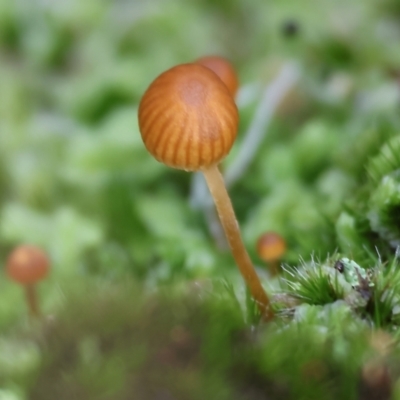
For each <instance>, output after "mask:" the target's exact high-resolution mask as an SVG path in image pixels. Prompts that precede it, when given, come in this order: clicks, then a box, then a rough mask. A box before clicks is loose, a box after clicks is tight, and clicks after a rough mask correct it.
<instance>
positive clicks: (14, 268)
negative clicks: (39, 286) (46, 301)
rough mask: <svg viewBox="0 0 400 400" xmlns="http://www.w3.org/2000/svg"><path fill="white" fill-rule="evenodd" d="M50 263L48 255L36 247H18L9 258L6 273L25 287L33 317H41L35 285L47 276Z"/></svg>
mask: <svg viewBox="0 0 400 400" xmlns="http://www.w3.org/2000/svg"><path fill="white" fill-rule="evenodd" d="M49 269H50V262H49V259H48V258H47V256H46V254H45V253H44V252H43V251H42V250H40V249H38V248H37V247H35V246H30V245H23V246H19V247H17V248H16V249H15V250H14V251H13V252H12V253H11V254H10V256H9V257H8V260H7V264H6V271H7V274H8V275H9V277H10V278H11V279H12V280H14V281H16V282H18V283H20V284H21V285H23V286H25V290H26V297H27V301H28V306H29V311H30V314H31V316H33V317H37V316H38V315H39V308H38V304H37V298H36V291H35V286H34V285H35V283H37V282H38V281H40V280H42V279H43V278H45V277H46V276H47V274H48V273H49Z"/></svg>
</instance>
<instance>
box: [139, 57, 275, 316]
mask: <svg viewBox="0 0 400 400" xmlns="http://www.w3.org/2000/svg"><path fill="white" fill-rule="evenodd" d="M238 122H239V115H238V110H237V107H236V105H235V102H234V99H233V97H232V93H231V92H230V91H229V90H228V88H227V86H226V85H225V84H224V83H223V82H222V80H221V79H220V78H218V76H217V75H216V74H215V73H214V72H212V71H211V70H210V69H209V68H207V67H204V66H202V65H199V64H182V65H178V66H175V67H173V68H171V69H169V70H168V71H166V72H164V73H162V74H161V75H160V76H158V77H157V78H156V79H155V80H154V81H153V82H152V83H151V85H150V86H149V88H148V89H147V91H146V92H145V93H144V95H143V97H142V99H141V101H140V105H139V128H140V132H141V135H142V139H143V142H144V144H145V146H146V148H147V150H148V151H149V152H150V153H151V154H152V155H153V156H154V157H155V158H156V159H157V160H158V161H160V162H162V163H164V164H166V165H168V166H170V167H172V168H177V169H183V170H186V171H201V172H203V174H204V176H205V179H206V181H207V184H208V187H209V189H210V192H211V195H212V196H213V198H214V201H215V205H216V208H217V211H218V215H219V218H220V220H221V223H222V226H223V228H224V231H225V234H226V237H227V240H228V242H229V245H230V248H231V250H232V254H233V256H234V258H235V260H236V263H237V265H238V267H239V270H240V272H241V274H242V276H243V278H244V280H245V282H246V284H247V286H248V288H249V290H250V292H251V294H252V296H253V298H254V301H255V302H256V304H257V306H258V308H259V310H260V312H261V315H262V316H263V318H264V319H266V320H269V319H271V318H273V311H272V309H271V307H270V300H269V298H268V296H267V294H266V293H265V290H264V288H263V287H262V285H261V282H260V280H259V278H258V276H257V274H256V272H255V269H254V267H253V264H252V262H251V260H250V257H249V255H248V253H247V251H246V248H245V247H244V244H243V241H242V238H241V235H240V231H239V226H238V222H237V220H236V217H235V213H234V211H233V207H232V203H231V201H230V198H229V195H228V193H227V191H226V188H225V184H224V180H223V177H222V175H221V173H220V171H219V170H218V163H219V162H220V161H221V160H222V159H223V158H224V157H225V156H226V155H227V154H228V153H229V151H230V149H231V147H232V145H233V143H234V141H235V138H236V134H237V129H238Z"/></svg>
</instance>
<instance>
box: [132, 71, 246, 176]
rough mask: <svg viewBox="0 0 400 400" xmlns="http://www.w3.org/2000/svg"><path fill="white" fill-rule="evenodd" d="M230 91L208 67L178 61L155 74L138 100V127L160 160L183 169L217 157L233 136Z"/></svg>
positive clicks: (234, 111) (222, 154)
mask: <svg viewBox="0 0 400 400" xmlns="http://www.w3.org/2000/svg"><path fill="white" fill-rule="evenodd" d="M238 123H239V114H238V110H237V107H236V104H235V102H234V100H233V97H232V96H231V95H230V93H229V91H228V89H227V87H226V86H225V85H224V84H223V83H222V81H221V80H220V79H219V78H218V77H217V76H216V75H215V74H214V73H213V72H212V71H210V70H209V69H208V68H206V67H203V66H202V65H198V64H182V65H178V66H176V67H173V68H171V69H169V70H168V71H165V72H164V73H162V74H161V75H160V76H158V77H157V78H156V79H155V80H154V81H153V83H151V85H150V86H149V88H148V89H147V91H146V92H145V93H144V95H143V97H142V99H141V101H140V105H139V129H140V133H141V135H142V139H143V142H144V144H145V146H146V148H147V150H148V151H149V152H150V153H151V154H152V155H153V156H154V157H155V158H156V159H157V160H158V161H160V162H162V163H164V164H166V165H168V166H170V167H173V168H178V169H184V170H187V171H194V170H199V169H202V168H207V167H210V166H211V165H213V164H217V163H219V162H220V161H221V160H222V159H223V158H224V157H225V156H226V155H227V154H228V153H229V151H230V149H231V148H232V145H233V143H234V141H235V139H236V134H237V128H238Z"/></svg>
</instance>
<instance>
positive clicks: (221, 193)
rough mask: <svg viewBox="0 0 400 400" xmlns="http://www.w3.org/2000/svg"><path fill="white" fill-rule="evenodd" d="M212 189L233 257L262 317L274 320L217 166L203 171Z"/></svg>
mask: <svg viewBox="0 0 400 400" xmlns="http://www.w3.org/2000/svg"><path fill="white" fill-rule="evenodd" d="M202 172H203V173H204V176H205V178H206V181H207V185H208V188H209V189H210V192H211V196H212V197H213V198H214V202H215V205H216V208H217V212H218V215H219V219H220V220H221V224H222V226H223V228H224V231H225V235H226V238H227V239H228V242H229V246H230V248H231V250H232V254H233V257H234V258H235V260H236V263H237V265H238V267H239V270H240V273H241V274H242V276H243V279H244V280H245V282H246V284H247V286H248V288H249V289H250V292H251V295H252V296H253V298H254V300H255V302H256V303H257V306H258V308H259V309H260V311H261V315H262V316H263V318H264V319H265V320H270V319H272V318H273V316H274V313H273V311H272V308H271V304H270V300H269V298H268V296H267V294H266V293H265V290H264V288H263V287H262V285H261V282H260V279H259V278H258V275H257V273H256V271H255V269H254V267H253V263H252V262H251V260H250V257H249V254H248V253H247V250H246V248H245V246H244V244H243V240H242V237H241V235H240V231H239V224H238V222H237V220H236V215H235V212H234V210H233V207H232V202H231V199H230V197H229V195H228V192H227V191H226V187H225V183H224V179H223V177H222V175H221V173H220V171H219V169H218V166H217V165H216V164H214V165H212V166H210V167H207V168H204V169H202Z"/></svg>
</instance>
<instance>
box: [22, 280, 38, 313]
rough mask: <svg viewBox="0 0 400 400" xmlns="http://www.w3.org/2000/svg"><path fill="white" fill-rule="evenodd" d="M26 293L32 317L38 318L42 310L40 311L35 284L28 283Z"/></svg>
mask: <svg viewBox="0 0 400 400" xmlns="http://www.w3.org/2000/svg"><path fill="white" fill-rule="evenodd" d="M25 294H26V301H27V303H28V309H29V316H30V317H31V318H32V319H35V318H38V317H39V316H40V312H39V306H38V300H37V295H36V287H35V285H26V286H25Z"/></svg>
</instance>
